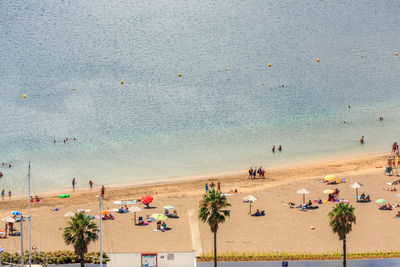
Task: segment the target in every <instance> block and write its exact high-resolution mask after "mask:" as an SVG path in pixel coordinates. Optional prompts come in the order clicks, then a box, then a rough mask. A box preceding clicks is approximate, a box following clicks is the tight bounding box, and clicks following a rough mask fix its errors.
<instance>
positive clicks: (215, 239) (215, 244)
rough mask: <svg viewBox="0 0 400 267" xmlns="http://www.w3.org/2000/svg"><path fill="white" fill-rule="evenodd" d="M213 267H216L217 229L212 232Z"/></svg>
mask: <svg viewBox="0 0 400 267" xmlns="http://www.w3.org/2000/svg"><path fill="white" fill-rule="evenodd" d="M214 267H217V231H215V232H214Z"/></svg>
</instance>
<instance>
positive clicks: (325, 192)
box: [322, 189, 335, 194]
mask: <svg viewBox="0 0 400 267" xmlns="http://www.w3.org/2000/svg"><path fill="white" fill-rule="evenodd" d="M333 192H335V191H334V190H332V189H326V190H324V191H322V193H324V194H333Z"/></svg>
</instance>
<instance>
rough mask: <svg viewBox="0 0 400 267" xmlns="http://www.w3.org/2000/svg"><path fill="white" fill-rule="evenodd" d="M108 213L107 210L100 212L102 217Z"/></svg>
mask: <svg viewBox="0 0 400 267" xmlns="http://www.w3.org/2000/svg"><path fill="white" fill-rule="evenodd" d="M109 213H110V212H109V211H108V210H103V211H101V214H102V215H106V214H109Z"/></svg>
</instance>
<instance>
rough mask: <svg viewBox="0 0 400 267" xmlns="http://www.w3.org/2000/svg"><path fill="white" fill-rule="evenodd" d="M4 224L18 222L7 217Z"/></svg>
mask: <svg viewBox="0 0 400 267" xmlns="http://www.w3.org/2000/svg"><path fill="white" fill-rule="evenodd" d="M3 222H6V223H15V222H16V220H15V219H14V218H13V217H11V216H7V217H5V218H3Z"/></svg>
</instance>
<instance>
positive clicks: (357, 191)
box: [356, 188, 358, 201]
mask: <svg viewBox="0 0 400 267" xmlns="http://www.w3.org/2000/svg"><path fill="white" fill-rule="evenodd" d="M356 199H357V201H358V188H356Z"/></svg>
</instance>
